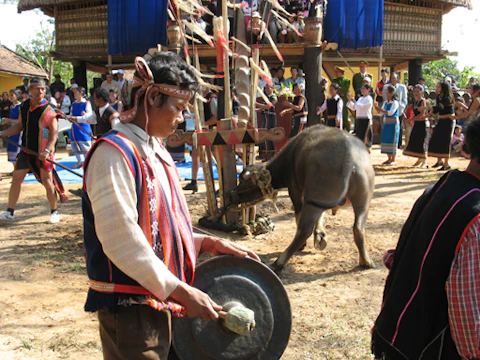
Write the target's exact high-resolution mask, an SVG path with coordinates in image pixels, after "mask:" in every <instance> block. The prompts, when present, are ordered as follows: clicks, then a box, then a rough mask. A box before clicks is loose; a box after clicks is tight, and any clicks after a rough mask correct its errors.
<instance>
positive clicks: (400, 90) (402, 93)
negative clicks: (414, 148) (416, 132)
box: [384, 73, 411, 149]
mask: <svg viewBox="0 0 480 360" xmlns="http://www.w3.org/2000/svg"><path fill="white" fill-rule="evenodd" d="M390 83H391V84H392V85H393V87H394V88H395V93H396V96H397V100H398V106H399V108H398V118H399V121H400V134H399V140H398V148H399V149H403V128H404V127H405V110H406V109H407V105H408V91H407V87H406V86H405V85H403V84H401V83H400V82H398V74H396V73H392V75H391V76H390ZM384 88H385V87H384ZM407 130H408V131H406V135H407V134H408V135H410V132H411V127H410V126H409V125H408V129H407ZM405 138H406V139H405V142H406V143H407V144H408V136H406V137H405Z"/></svg>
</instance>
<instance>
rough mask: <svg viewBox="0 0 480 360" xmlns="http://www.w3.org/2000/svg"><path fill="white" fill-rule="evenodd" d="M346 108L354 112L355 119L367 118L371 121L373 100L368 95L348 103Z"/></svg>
mask: <svg viewBox="0 0 480 360" xmlns="http://www.w3.org/2000/svg"><path fill="white" fill-rule="evenodd" d="M347 107H348V108H349V109H350V110H352V111H356V116H357V118H369V119H370V122H371V121H372V109H373V99H372V97H371V96H370V95H367V96H362V97H361V98H359V99H358V100H357V101H356V102H355V101H349V102H348V103H347Z"/></svg>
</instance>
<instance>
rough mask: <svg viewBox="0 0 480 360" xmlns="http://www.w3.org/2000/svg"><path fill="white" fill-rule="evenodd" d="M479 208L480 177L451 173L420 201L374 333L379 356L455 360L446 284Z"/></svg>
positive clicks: (402, 240)
mask: <svg viewBox="0 0 480 360" xmlns="http://www.w3.org/2000/svg"><path fill="white" fill-rule="evenodd" d="M479 213H480V180H479V179H477V178H476V177H475V176H473V175H470V174H468V173H466V172H459V171H452V172H450V173H447V174H446V175H444V176H443V177H442V179H440V181H439V182H438V183H437V184H436V185H435V187H433V189H430V190H427V191H426V192H425V193H424V195H422V197H420V199H419V200H418V201H417V202H416V204H415V206H414V207H413V210H412V212H411V214H410V216H409V218H408V220H407V222H406V223H405V225H404V227H403V229H402V232H401V234H400V240H399V242H398V245H397V249H396V251H395V254H394V259H393V266H392V269H391V271H390V274H389V276H388V278H387V281H386V285H385V291H384V299H383V306H382V311H381V312H380V315H379V316H378V318H377V320H376V323H375V328H374V332H373V337H372V350H373V353H374V354H375V356H376V357H378V358H382V359H383V358H385V359H389V360H397V359H398V360H409V359H412V360H413V359H415V360H418V359H424V360H429V359H439V360H455V359H460V356H459V354H458V352H457V349H456V347H455V343H454V342H453V339H452V335H451V333H450V328H449V321H448V301H447V295H446V291H445V283H446V281H447V279H448V276H449V274H450V268H451V266H452V262H453V260H454V257H455V254H456V252H457V251H458V248H459V244H460V242H461V241H462V239H463V238H464V236H465V234H466V231H467V230H468V228H469V227H470V225H471V224H472V223H473V221H475V220H477V219H478V217H479Z"/></svg>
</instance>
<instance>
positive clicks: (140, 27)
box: [108, 0, 168, 55]
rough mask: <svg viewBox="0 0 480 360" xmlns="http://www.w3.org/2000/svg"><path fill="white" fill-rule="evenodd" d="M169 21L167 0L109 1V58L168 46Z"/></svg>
mask: <svg viewBox="0 0 480 360" xmlns="http://www.w3.org/2000/svg"><path fill="white" fill-rule="evenodd" d="M167 18H168V15H167V0H108V54H109V55H115V54H126V53H132V52H133V53H146V52H147V51H148V49H149V48H152V47H155V46H156V45H157V44H162V45H166V43H167Z"/></svg>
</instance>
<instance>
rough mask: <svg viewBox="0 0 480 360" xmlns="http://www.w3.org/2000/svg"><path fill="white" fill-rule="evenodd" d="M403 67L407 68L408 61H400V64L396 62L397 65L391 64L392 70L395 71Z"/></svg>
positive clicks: (403, 68)
mask: <svg viewBox="0 0 480 360" xmlns="http://www.w3.org/2000/svg"><path fill="white" fill-rule="evenodd" d="M405 69H408V61H405V62H402V63H400V64H397V65H394V66H393V70H394V71H395V72H398V71H402V70H405Z"/></svg>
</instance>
